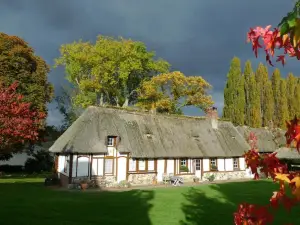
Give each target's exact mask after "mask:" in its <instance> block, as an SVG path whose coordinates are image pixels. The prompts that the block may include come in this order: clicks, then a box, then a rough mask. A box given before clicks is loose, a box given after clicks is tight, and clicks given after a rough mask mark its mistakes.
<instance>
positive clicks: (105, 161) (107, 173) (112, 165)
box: [104, 158, 114, 175]
mask: <svg viewBox="0 0 300 225" xmlns="http://www.w3.org/2000/svg"><path fill="white" fill-rule="evenodd" d="M108 160H111V162H112V163H111V172H107V171H106V163H107V161H108ZM113 173H114V159H113V158H105V160H104V174H105V175H112V174H113Z"/></svg>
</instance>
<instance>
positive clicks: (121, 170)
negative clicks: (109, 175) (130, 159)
mask: <svg viewBox="0 0 300 225" xmlns="http://www.w3.org/2000/svg"><path fill="white" fill-rule="evenodd" d="M117 160H118V175H117V178H118V179H117V181H118V182H120V181H122V180H126V168H127V158H125V157H122V158H118V159H117Z"/></svg>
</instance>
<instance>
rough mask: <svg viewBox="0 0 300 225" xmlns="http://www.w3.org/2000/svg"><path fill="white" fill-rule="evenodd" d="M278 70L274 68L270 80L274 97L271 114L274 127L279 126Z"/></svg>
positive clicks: (279, 77)
mask: <svg viewBox="0 0 300 225" xmlns="http://www.w3.org/2000/svg"><path fill="white" fill-rule="evenodd" d="M280 80H281V76H280V71H279V69H277V68H276V69H275V70H274V72H273V74H272V77H271V81H272V89H273V97H274V114H273V124H274V126H275V127H280V126H281V122H280V121H279V120H280V119H279V117H278V115H279V99H280V94H281V93H280Z"/></svg>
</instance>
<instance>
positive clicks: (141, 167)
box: [139, 160, 146, 170]
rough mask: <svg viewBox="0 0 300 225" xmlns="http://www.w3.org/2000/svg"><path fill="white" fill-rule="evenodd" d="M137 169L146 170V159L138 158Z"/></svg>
mask: <svg viewBox="0 0 300 225" xmlns="http://www.w3.org/2000/svg"><path fill="white" fill-rule="evenodd" d="M139 170H146V161H145V160H139Z"/></svg>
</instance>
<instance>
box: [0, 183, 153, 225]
mask: <svg viewBox="0 0 300 225" xmlns="http://www.w3.org/2000/svg"><path fill="white" fill-rule="evenodd" d="M153 198H154V192H153V191H148V190H147V191H142V190H131V191H122V192H109V191H99V192H98V191H95V192H89V191H86V192H82V191H62V190H51V189H49V188H46V187H44V186H43V183H32V182H25V180H23V181H22V180H18V181H16V182H15V183H12V182H5V181H4V182H1V181H0V199H1V202H2V207H1V212H0V217H1V222H3V224H18V225H25V224H31V225H38V224H41V222H42V224H43V225H53V224H56V225H99V224H105V225H127V224H128V225H129V224H130V225H151V221H150V218H149V210H150V209H151V207H152V205H151V204H150V203H149V201H150V200H152V199H153ZM15 215H18V216H15Z"/></svg>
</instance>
